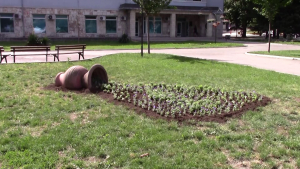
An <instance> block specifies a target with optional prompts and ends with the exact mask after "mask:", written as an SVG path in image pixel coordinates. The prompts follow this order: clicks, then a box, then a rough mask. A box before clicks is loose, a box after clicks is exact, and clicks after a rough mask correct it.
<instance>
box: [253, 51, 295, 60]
mask: <svg viewBox="0 0 300 169" xmlns="http://www.w3.org/2000/svg"><path fill="white" fill-rule="evenodd" d="M250 53H254V54H263V55H275V56H285V57H293V58H300V50H280V51H271V52H270V53H269V52H267V51H255V52H250Z"/></svg>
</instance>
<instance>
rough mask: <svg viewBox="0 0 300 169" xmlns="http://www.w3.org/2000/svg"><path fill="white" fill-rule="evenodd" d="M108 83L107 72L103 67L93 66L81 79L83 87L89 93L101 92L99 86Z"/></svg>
mask: <svg viewBox="0 0 300 169" xmlns="http://www.w3.org/2000/svg"><path fill="white" fill-rule="evenodd" d="M104 83H108V77H107V72H106V70H105V69H104V67H103V66H101V65H99V64H95V65H93V66H92V67H91V69H90V71H88V72H87V73H86V74H85V75H84V77H83V86H84V87H85V88H88V89H89V90H90V91H91V92H96V91H99V90H101V89H100V85H101V84H104Z"/></svg>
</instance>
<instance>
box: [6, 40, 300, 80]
mask: <svg viewBox="0 0 300 169" xmlns="http://www.w3.org/2000/svg"><path fill="white" fill-rule="evenodd" d="M245 45H247V47H234V48H200V49H152V50H151V52H152V53H165V54H174V55H180V56H184V57H192V58H201V59H210V60H216V61H220V62H228V63H235V64H241V65H248V66H252V67H256V68H261V69H267V70H273V71H276V72H281V73H287V74H293V75H298V76H300V60H289V59H279V58H270V57H263V56H253V55H246V52H250V51H266V50H267V47H268V46H267V44H266V43H255V42H252V43H251V42H249V43H246V44H245ZM271 50H300V46H297V45H281V44H271ZM139 52H140V50H100V51H86V52H85V58H86V59H91V58H95V57H100V56H105V55H109V54H116V53H139ZM146 52H147V51H146V50H145V53H146ZM68 59H69V60H71V61H73V60H78V55H73V54H71V55H61V56H60V61H67V60H68ZM45 60H46V59H45V56H32V57H31V56H24V57H22V56H19V57H16V63H26V62H45ZM48 61H53V57H49V58H48ZM12 62H13V59H12V57H9V58H8V63H12ZM2 64H3V63H2Z"/></svg>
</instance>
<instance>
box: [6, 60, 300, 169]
mask: <svg viewBox="0 0 300 169" xmlns="http://www.w3.org/2000/svg"><path fill="white" fill-rule="evenodd" d="M95 63H100V64H102V65H103V66H104V67H105V68H106V70H107V72H108V75H109V79H110V80H114V81H117V82H129V83H138V82H143V83H150V82H153V83H162V82H164V83H166V84H175V83H177V84H186V85H210V86H212V87H217V88H223V89H224V90H230V91H232V90H233V91H237V90H242V91H247V92H253V91H256V92H257V93H259V94H263V95H266V96H268V97H270V98H272V100H273V102H272V104H270V105H268V106H267V107H263V108H260V110H259V111H256V112H253V111H248V112H247V113H246V114H244V115H243V116H242V117H241V118H235V119H232V120H230V121H228V122H227V123H224V124H218V123H207V122H199V123H196V125H194V126H193V125H185V124H183V125H179V124H177V123H175V122H166V121H163V120H153V119H150V118H148V117H145V116H143V115H138V114H136V113H135V112H134V111H133V110H129V109H127V108H126V107H124V106H116V105H113V104H111V103H108V102H106V101H104V100H102V99H101V98H99V96H97V95H82V94H76V93H71V92H70V93H64V92H55V91H45V90H43V87H45V86H47V85H49V84H50V83H53V79H54V77H55V75H56V74H57V73H58V72H61V71H65V70H66V69H67V68H69V67H70V66H73V65H82V66H85V67H87V68H88V69H89V68H90V67H91V66H92V65H93V64H95ZM0 79H1V81H0V92H1V95H0V134H1V139H0V168H174V166H175V168H234V167H235V168H241V167H245V165H246V166H247V167H251V168H297V167H298V168H299V167H300V151H299V150H300V142H299V140H300V123H299V120H300V107H299V104H300V103H299V102H300V77H298V76H293V75H287V74H281V73H277V72H272V71H267V70H260V69H256V68H252V67H247V66H241V65H235V64H229V63H219V62H215V61H207V60H199V59H192V58H184V57H178V56H171V55H163V54H151V55H145V57H143V58H141V57H140V54H118V55H110V56H105V57H101V58H97V59H93V60H89V61H83V62H60V63H31V64H6V65H1V66H0ZM144 153H149V156H148V157H144V158H140V155H142V154H144Z"/></svg>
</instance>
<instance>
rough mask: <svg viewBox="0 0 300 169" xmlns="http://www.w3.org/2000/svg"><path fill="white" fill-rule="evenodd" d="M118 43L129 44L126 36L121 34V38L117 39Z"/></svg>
mask: <svg viewBox="0 0 300 169" xmlns="http://www.w3.org/2000/svg"><path fill="white" fill-rule="evenodd" d="M119 42H120V43H129V42H130V38H129V37H128V35H127V34H123V35H122V37H121V38H120V39H119Z"/></svg>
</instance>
